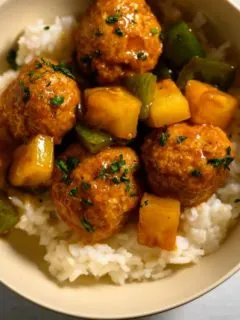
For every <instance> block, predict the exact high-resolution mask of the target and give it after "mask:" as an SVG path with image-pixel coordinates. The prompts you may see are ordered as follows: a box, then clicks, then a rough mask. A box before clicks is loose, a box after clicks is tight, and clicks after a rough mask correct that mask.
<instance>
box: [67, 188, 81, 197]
mask: <svg viewBox="0 0 240 320" xmlns="http://www.w3.org/2000/svg"><path fill="white" fill-rule="evenodd" d="M78 191H79V190H78V187H76V188H73V189H72V190H70V191H69V196H70V197H76V196H77V194H78Z"/></svg>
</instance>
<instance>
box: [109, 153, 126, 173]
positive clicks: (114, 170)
mask: <svg viewBox="0 0 240 320" xmlns="http://www.w3.org/2000/svg"><path fill="white" fill-rule="evenodd" d="M125 164H126V161H125V160H124V159H123V155H122V154H121V155H120V157H119V160H117V161H114V162H112V164H111V165H110V168H111V173H118V172H120V170H121V168H122V167H123V166H125Z"/></svg>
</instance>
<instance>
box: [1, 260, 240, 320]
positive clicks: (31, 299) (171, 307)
mask: <svg viewBox="0 0 240 320" xmlns="http://www.w3.org/2000/svg"><path fill="white" fill-rule="evenodd" d="M239 271H240V262H239V264H238V265H237V266H236V267H234V268H233V269H231V270H230V271H229V272H228V273H227V274H226V275H225V276H223V277H221V278H220V279H219V280H218V281H216V282H214V283H213V284H212V285H211V286H209V287H207V288H206V289H204V290H201V291H199V292H197V293H196V294H195V295H194V296H192V297H189V298H187V299H183V300H182V301H180V302H178V303H176V304H173V305H169V306H166V307H165V308H164V309H162V310H161V311H159V310H152V311H147V312H146V313H142V312H141V314H139V313H138V312H135V313H133V314H130V315H126V316H123V315H115V316H113V315H105V316H104V317H103V315H101V314H98V315H94V316H93V315H89V314H85V313H84V311H81V312H77V313H76V312H71V311H65V310H63V309H62V308H61V307H60V306H59V307H55V306H51V305H49V304H48V303H47V302H45V301H41V299H37V298H34V297H31V296H30V295H28V294H24V293H22V292H20V291H19V289H17V288H16V287H15V286H14V284H9V283H6V282H5V281H4V280H1V282H2V283H3V284H4V285H5V286H6V287H7V288H8V289H10V290H11V291H13V292H14V293H16V294H18V295H19V296H20V297H22V298H24V299H27V300H28V301H29V302H32V303H34V304H36V305H38V306H39V307H43V308H45V309H47V310H49V311H53V312H56V313H59V314H62V315H68V316H73V317H77V318H84V319H106V320H107V319H109V320H110V319H111V320H114V319H116V320H121V319H131V318H138V319H141V318H143V317H147V316H154V315H157V314H162V313H163V312H167V311H171V310H174V309H176V308H179V307H181V306H184V305H186V304H188V303H190V302H193V301H195V300H197V299H199V298H201V297H203V296H204V295H206V294H208V293H210V292H211V291H213V290H214V289H216V288H217V287H219V286H220V285H222V284H223V283H224V282H226V281H227V280H229V279H230V278H232V277H233V276H234V275H235V274H237V273H238V272H239ZM158 281H161V279H160V280H158Z"/></svg>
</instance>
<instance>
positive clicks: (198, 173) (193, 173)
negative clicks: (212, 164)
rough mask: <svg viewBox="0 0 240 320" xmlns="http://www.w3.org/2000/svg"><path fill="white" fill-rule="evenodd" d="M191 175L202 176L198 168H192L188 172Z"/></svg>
mask: <svg viewBox="0 0 240 320" xmlns="http://www.w3.org/2000/svg"><path fill="white" fill-rule="evenodd" d="M190 174H191V176H192V177H195V178H200V177H202V172H201V171H200V170H198V169H194V170H192V171H191V172H190Z"/></svg>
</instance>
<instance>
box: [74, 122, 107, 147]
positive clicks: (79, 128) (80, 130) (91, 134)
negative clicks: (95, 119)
mask: <svg viewBox="0 0 240 320" xmlns="http://www.w3.org/2000/svg"><path fill="white" fill-rule="evenodd" d="M75 130H76V132H77V135H78V137H79V139H80V140H81V142H82V144H83V145H84V147H85V148H86V149H87V150H88V151H89V152H91V153H98V152H99V151H101V150H102V149H103V148H105V147H108V146H110V145H111V144H112V143H113V138H112V136H110V135H109V134H107V133H103V132H100V131H96V130H92V129H89V128H87V127H85V126H84V125H82V124H80V123H78V124H77V125H76V127H75Z"/></svg>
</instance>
